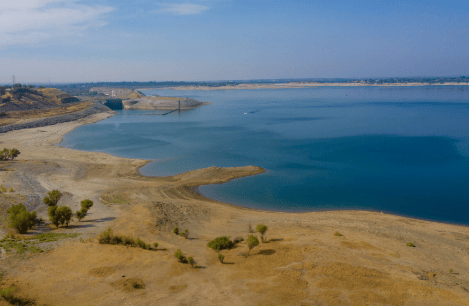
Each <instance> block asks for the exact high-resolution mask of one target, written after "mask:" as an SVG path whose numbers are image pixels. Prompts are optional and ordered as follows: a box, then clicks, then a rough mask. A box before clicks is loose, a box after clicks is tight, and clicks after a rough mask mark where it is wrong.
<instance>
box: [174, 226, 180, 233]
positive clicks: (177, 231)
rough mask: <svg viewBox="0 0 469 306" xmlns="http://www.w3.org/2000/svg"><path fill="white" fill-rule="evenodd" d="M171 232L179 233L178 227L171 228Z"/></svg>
mask: <svg viewBox="0 0 469 306" xmlns="http://www.w3.org/2000/svg"><path fill="white" fill-rule="evenodd" d="M173 233H175V234H176V235H179V228H178V227H175V228H174V229H173Z"/></svg>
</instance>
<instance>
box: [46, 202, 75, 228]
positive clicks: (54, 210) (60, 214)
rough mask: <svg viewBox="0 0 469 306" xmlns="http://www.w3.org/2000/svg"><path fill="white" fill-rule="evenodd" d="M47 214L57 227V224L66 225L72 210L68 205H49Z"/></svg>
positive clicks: (70, 217)
mask: <svg viewBox="0 0 469 306" xmlns="http://www.w3.org/2000/svg"><path fill="white" fill-rule="evenodd" d="M48 214H49V220H50V221H51V222H52V224H54V225H55V226H57V227H59V224H60V225H62V226H63V225H64V224H65V226H67V227H68V224H69V223H70V220H71V219H72V210H71V209H70V207H68V206H49V209H48Z"/></svg>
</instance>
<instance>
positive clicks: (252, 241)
mask: <svg viewBox="0 0 469 306" xmlns="http://www.w3.org/2000/svg"><path fill="white" fill-rule="evenodd" d="M246 241H247V243H248V248H249V251H248V255H247V256H249V252H251V249H253V248H255V247H256V246H258V245H259V240H257V237H256V236H254V235H250V236H249V237H248V239H247V240H246Z"/></svg>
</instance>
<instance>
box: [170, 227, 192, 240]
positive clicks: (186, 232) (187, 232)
mask: <svg viewBox="0 0 469 306" xmlns="http://www.w3.org/2000/svg"><path fill="white" fill-rule="evenodd" d="M173 233H175V234H176V235H179V236H181V237H184V238H186V239H187V238H189V230H188V229H186V230H184V231H183V232H179V228H178V227H175V228H174V229H173Z"/></svg>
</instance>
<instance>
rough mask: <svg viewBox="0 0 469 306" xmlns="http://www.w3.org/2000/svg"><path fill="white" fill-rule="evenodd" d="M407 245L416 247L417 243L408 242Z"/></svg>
mask: <svg viewBox="0 0 469 306" xmlns="http://www.w3.org/2000/svg"><path fill="white" fill-rule="evenodd" d="M407 246H408V247H413V248H415V244H413V243H412V242H407Z"/></svg>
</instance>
